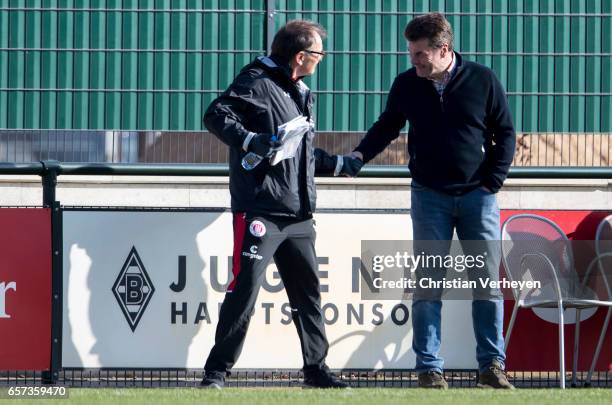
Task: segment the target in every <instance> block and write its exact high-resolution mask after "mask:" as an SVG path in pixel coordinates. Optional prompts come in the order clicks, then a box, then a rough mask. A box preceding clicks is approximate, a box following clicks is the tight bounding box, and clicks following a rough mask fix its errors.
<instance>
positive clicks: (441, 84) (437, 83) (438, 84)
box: [429, 52, 456, 94]
mask: <svg viewBox="0 0 612 405" xmlns="http://www.w3.org/2000/svg"><path fill="white" fill-rule="evenodd" d="M455 65H456V59H455V52H453V53H452V59H451V63H450V65H448V68H447V69H446V70H445V71H444V73H443V75H442V79H440V80H435V79H429V80H431V81H432V83H433V85H434V87H435V88H436V90H437V91H438V93H440V94H442V92H443V91H444V88H445V87H446V85H447V84H448V82H449V80H450V79H451V77H452V76H453V72H454V70H455Z"/></svg>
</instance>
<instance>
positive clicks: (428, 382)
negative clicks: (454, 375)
mask: <svg viewBox="0 0 612 405" xmlns="http://www.w3.org/2000/svg"><path fill="white" fill-rule="evenodd" d="M419 388H435V389H439V390H445V389H447V388H448V384H447V383H446V380H445V379H444V376H443V375H442V373H439V372H437V371H433V370H431V371H426V372H424V373H420V374H419Z"/></svg>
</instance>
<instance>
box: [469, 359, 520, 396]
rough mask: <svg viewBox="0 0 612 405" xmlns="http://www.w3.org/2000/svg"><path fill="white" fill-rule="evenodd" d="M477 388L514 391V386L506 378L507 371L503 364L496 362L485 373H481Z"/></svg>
mask: <svg viewBox="0 0 612 405" xmlns="http://www.w3.org/2000/svg"><path fill="white" fill-rule="evenodd" d="M476 386H477V387H478V388H501V389H507V390H513V389H514V385H512V384H510V382H509V381H508V378H507V377H506V371H505V370H504V369H503V367H502V366H501V364H499V363H498V362H496V361H494V362H493V363H492V364H491V365H490V366H489V368H488V369H487V370H486V371H485V372H483V373H480V375H479V376H478V384H476Z"/></svg>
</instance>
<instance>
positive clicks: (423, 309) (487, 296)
mask: <svg viewBox="0 0 612 405" xmlns="http://www.w3.org/2000/svg"><path fill="white" fill-rule="evenodd" d="M411 202H412V208H411V210H410V215H411V217H412V226H413V232H414V234H413V239H414V241H415V251H416V245H417V244H418V241H431V240H440V241H449V242H448V243H447V245H448V246H449V247H450V241H451V240H452V238H453V231H454V230H456V232H457V236H458V237H459V239H460V240H486V241H499V240H500V237H501V235H500V229H499V207H498V206H497V200H496V198H495V195H494V194H491V193H489V192H488V191H486V190H484V189H483V188H477V189H475V190H473V191H471V192H469V193H467V194H464V195H461V196H453V195H449V194H445V193H442V192H439V191H435V190H432V189H430V188H426V187H423V186H421V185H419V184H418V183H415V182H414V181H413V183H412V192H411ZM444 245H445V244H441V246H442V249H445V247H444ZM491 246H494V248H493V250H494V252H493V254H489V255H488V256H487V259H486V266H485V267H486V268H485V270H486V273H487V277H490V278H491V279H492V280H498V279H499V262H500V258H501V256H500V249H497V246H499V243H497V244H496V243H492V244H491ZM436 253H438V254H439V253H441V254H443V255H444V254H447V253H448V250H447V252H446V253H445V252H436ZM503 308H504V307H503V296H502V294H501V292H500V291H499V290H489V291H482V290H481V291H475V290H474V291H473V301H472V321H473V327H474V334H475V336H476V358H477V360H478V367H479V369H480V371H484V370H486V369H487V367H489V366H490V365H491V363H492V362H493V361H496V362H498V363H499V364H500V365H501V366H502V367H503V366H504V362H505V359H506V355H505V353H504V338H503V317H504V314H503V311H504V309H503ZM441 311H442V301H441V299H439V298H437V299H435V298H434V299H431V298H428V299H419V296H418V293H417V294H415V298H414V300H413V303H412V328H413V341H412V347H413V348H414V351H415V353H416V367H415V369H416V371H417V372H425V371H430V370H433V371H438V372H442V369H443V366H444V360H443V359H442V358H441V357H440V356H439V352H440V342H441V339H440V336H441V316H440V314H441Z"/></svg>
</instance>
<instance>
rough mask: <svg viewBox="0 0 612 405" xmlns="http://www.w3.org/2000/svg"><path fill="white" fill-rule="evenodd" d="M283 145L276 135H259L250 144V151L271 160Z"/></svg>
mask: <svg viewBox="0 0 612 405" xmlns="http://www.w3.org/2000/svg"><path fill="white" fill-rule="evenodd" d="M282 145H283V143H282V142H281V141H279V140H278V139H277V138H276V135H274V134H257V135H255V136H254V137H253V139H251V142H249V146H248V150H249V152H253V153H254V154H256V155H259V156H263V157H264V158H269V157H270V156H272V154H273V153H274V152H276V151H278V150H279V149H280V148H281V146H282Z"/></svg>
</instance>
